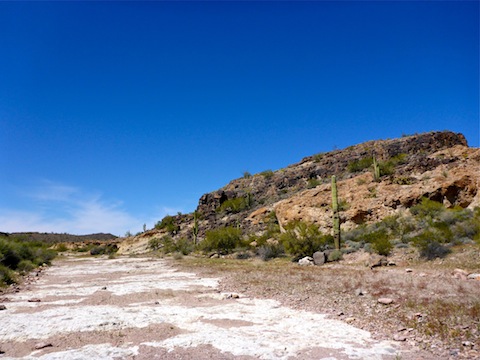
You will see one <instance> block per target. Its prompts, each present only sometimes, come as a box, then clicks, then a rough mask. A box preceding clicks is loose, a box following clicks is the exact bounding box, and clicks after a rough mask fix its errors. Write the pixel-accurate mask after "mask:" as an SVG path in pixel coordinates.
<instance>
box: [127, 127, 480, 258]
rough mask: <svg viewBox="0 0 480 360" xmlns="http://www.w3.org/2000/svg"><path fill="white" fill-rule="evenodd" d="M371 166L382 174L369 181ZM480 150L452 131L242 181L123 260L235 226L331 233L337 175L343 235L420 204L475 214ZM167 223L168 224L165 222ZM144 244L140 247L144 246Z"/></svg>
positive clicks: (355, 148) (381, 143) (338, 153)
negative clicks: (304, 227) (166, 239)
mask: <svg viewBox="0 0 480 360" xmlns="http://www.w3.org/2000/svg"><path fill="white" fill-rule="evenodd" d="M373 158H375V159H376V162H377V163H378V164H379V166H380V177H379V178H378V179H374V173H373V171H372V170H373V166H372V162H373ZM479 168H480V149H478V148H471V147H469V146H468V144H467V141H466V139H465V137H464V136H463V135H462V134H458V133H453V132H450V131H441V132H429V133H423V134H415V135H410V136H403V137H401V138H398V139H387V140H372V141H368V142H365V143H361V144H358V145H352V146H349V147H347V148H345V149H341V150H334V151H330V152H325V153H319V154H315V155H312V156H309V157H306V158H304V159H302V160H301V161H300V162H299V163H296V164H292V165H289V166H287V167H285V168H283V169H280V170H276V171H272V170H266V171H263V172H260V173H258V174H253V175H252V174H249V173H245V174H244V176H243V177H241V178H238V179H235V180H232V181H231V182H230V183H229V184H227V185H226V186H224V187H222V188H221V189H219V190H216V191H213V192H211V193H207V194H205V195H203V196H202V197H201V198H200V199H199V204H198V207H197V209H196V220H195V218H194V215H193V214H180V215H175V216H170V217H169V218H168V219H164V220H165V221H162V223H164V224H163V225H164V226H162V225H160V226H158V229H152V230H149V231H147V232H145V233H143V234H140V235H138V236H136V237H134V238H129V239H128V240H127V241H125V242H124V244H123V245H121V246H120V250H121V251H124V252H131V251H134V252H137V251H138V252H141V251H142V248H144V244H146V243H148V239H149V238H150V239H151V238H158V237H161V236H163V235H165V234H169V235H171V236H172V237H173V239H174V240H177V239H181V238H184V239H192V236H193V235H192V232H193V227H194V225H195V222H196V224H197V226H198V240H199V241H201V240H202V239H203V238H204V237H205V233H206V231H208V230H211V229H216V228H221V227H224V226H233V227H236V228H241V229H242V233H243V234H244V235H248V234H261V233H264V232H265V231H266V229H267V227H268V225H269V224H270V223H271V222H272V221H274V222H276V223H278V224H279V225H280V228H281V229H283V227H284V226H285V225H286V224H288V223H289V222H291V221H294V220H300V221H305V222H308V223H313V224H316V225H317V226H318V228H319V229H320V230H321V231H322V232H324V233H330V232H331V230H332V222H331V185H330V183H331V176H332V175H336V177H337V182H338V191H339V195H338V196H339V198H340V200H341V201H342V202H343V203H344V204H343V208H344V209H343V211H342V212H341V227H342V230H350V229H354V228H355V227H357V226H359V225H361V224H371V223H375V222H378V221H381V220H382V219H384V218H385V217H387V216H391V215H393V214H395V213H397V212H398V211H401V210H402V209H409V208H411V207H412V206H415V205H416V204H418V203H419V202H420V201H421V200H422V198H428V199H430V200H433V201H436V202H440V203H443V204H444V205H445V206H446V207H447V208H452V207H461V208H467V207H468V208H470V209H473V208H474V207H475V206H480V192H479V186H480V184H479V175H478V169H479ZM166 220H168V221H166ZM141 244H143V245H141Z"/></svg>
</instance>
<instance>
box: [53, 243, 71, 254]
mask: <svg viewBox="0 0 480 360" xmlns="http://www.w3.org/2000/svg"><path fill="white" fill-rule="evenodd" d="M55 250H56V251H58V252H65V251H68V247H67V245H65V244H63V243H60V244H58V245H57V246H55Z"/></svg>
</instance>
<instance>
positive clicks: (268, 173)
mask: <svg viewBox="0 0 480 360" xmlns="http://www.w3.org/2000/svg"><path fill="white" fill-rule="evenodd" d="M260 175H262V176H263V177H264V178H265V179H270V178H272V177H273V175H274V173H273V171H272V170H265V171H262V172H261V173H260Z"/></svg>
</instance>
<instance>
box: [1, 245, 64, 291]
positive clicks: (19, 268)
mask: <svg viewBox="0 0 480 360" xmlns="http://www.w3.org/2000/svg"><path fill="white" fill-rule="evenodd" d="M56 254H57V253H56V251H54V250H52V249H49V245H47V244H45V243H43V242H40V241H28V240H23V239H22V238H19V237H10V236H2V237H0V287H2V286H6V285H10V284H13V283H15V282H17V280H18V275H23V274H26V273H28V272H29V271H31V270H33V269H35V268H36V267H38V266H40V265H44V264H46V265H50V262H51V261H52V260H53V259H54V258H55V256H56Z"/></svg>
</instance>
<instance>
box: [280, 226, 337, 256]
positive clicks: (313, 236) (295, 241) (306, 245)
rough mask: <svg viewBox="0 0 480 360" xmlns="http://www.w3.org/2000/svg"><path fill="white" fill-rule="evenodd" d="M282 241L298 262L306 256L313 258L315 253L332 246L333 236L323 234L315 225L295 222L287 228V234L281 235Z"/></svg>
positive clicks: (288, 252)
mask: <svg viewBox="0 0 480 360" xmlns="http://www.w3.org/2000/svg"><path fill="white" fill-rule="evenodd" d="M280 241H281V243H282V244H283V246H284V248H285V251H286V253H287V254H289V255H291V256H292V257H293V261H296V260H299V259H301V258H302V257H304V256H312V254H313V253H314V252H316V251H320V250H324V249H326V248H327V247H328V246H329V245H332V244H333V236H331V235H324V234H322V232H321V231H320V230H319V229H318V227H317V226H316V225H314V224H308V223H305V222H303V221H293V222H291V223H289V224H287V225H286V226H285V232H284V233H282V234H281V235H280Z"/></svg>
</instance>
